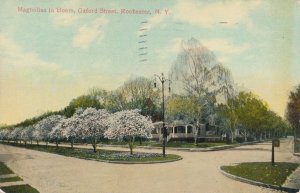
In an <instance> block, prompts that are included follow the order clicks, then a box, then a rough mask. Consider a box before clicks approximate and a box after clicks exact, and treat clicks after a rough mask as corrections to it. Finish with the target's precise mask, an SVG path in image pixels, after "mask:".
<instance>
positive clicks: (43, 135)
mask: <svg viewBox="0 0 300 193" xmlns="http://www.w3.org/2000/svg"><path fill="white" fill-rule="evenodd" d="M62 119H63V116H61V115H51V116H49V117H46V118H44V119H42V120H41V121H39V122H38V123H37V124H36V125H35V128H36V134H37V135H39V136H38V138H39V139H40V140H44V141H46V145H48V141H49V133H50V132H51V130H52V129H53V128H54V127H55V126H56V125H57V124H58V123H59V122H60V121H62Z"/></svg>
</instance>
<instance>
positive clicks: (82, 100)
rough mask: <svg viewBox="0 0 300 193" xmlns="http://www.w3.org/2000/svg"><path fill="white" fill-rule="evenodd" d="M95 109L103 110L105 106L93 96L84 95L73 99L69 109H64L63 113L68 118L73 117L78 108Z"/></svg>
mask: <svg viewBox="0 0 300 193" xmlns="http://www.w3.org/2000/svg"><path fill="white" fill-rule="evenodd" d="M88 107H93V108H96V109H102V108H103V106H102V105H101V103H100V102H99V100H98V99H97V98H95V97H94V96H91V95H82V96H79V97H77V98H75V99H73V100H72V101H71V102H70V103H69V105H68V106H67V107H65V108H64V110H63V113H64V115H65V116H66V117H71V116H72V115H73V114H74V113H75V111H76V109H77V108H83V109H86V108H88Z"/></svg>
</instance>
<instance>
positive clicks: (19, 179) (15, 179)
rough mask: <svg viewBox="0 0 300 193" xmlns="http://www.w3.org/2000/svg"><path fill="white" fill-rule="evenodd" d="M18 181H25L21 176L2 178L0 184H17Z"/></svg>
mask: <svg viewBox="0 0 300 193" xmlns="http://www.w3.org/2000/svg"><path fill="white" fill-rule="evenodd" d="M16 181H23V179H22V178H20V177H19V176H15V177H9V178H0V182H16Z"/></svg>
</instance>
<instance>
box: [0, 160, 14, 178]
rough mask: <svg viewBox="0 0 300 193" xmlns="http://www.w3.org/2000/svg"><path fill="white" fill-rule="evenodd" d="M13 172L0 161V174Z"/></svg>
mask: <svg viewBox="0 0 300 193" xmlns="http://www.w3.org/2000/svg"><path fill="white" fill-rule="evenodd" d="M5 174H13V171H12V170H11V169H9V168H8V167H7V166H6V165H5V164H4V163H2V162H0V175H5Z"/></svg>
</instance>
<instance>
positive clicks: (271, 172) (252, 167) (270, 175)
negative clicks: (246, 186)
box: [221, 162, 299, 186]
mask: <svg viewBox="0 0 300 193" xmlns="http://www.w3.org/2000/svg"><path fill="white" fill-rule="evenodd" d="M298 166H299V164H297V163H285V162H281V163H275V166H272V165H271V163H270V162H253V163H240V164H237V165H235V166H222V167H221V169H222V170H224V171H225V172H227V173H230V174H233V175H236V176H239V177H242V178H247V179H250V180H254V181H258V182H263V183H266V184H272V185H277V186H281V185H282V184H283V183H284V182H285V180H286V178H287V177H288V176H289V175H290V174H291V173H292V172H293V171H294V170H295V169H296V168H297V167H298Z"/></svg>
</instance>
